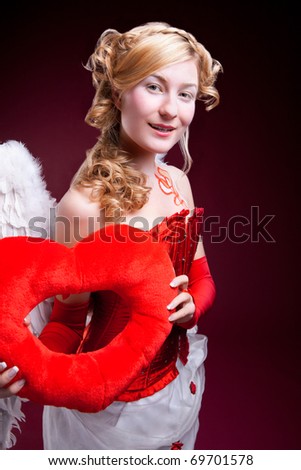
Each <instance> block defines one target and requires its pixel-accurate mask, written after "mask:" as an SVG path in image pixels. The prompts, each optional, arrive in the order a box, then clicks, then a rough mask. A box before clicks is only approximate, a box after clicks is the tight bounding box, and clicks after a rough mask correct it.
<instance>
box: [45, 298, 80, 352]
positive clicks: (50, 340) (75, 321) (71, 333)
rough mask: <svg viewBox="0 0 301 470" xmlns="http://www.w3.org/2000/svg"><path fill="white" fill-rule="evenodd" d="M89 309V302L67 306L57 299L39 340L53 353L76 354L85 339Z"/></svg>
mask: <svg viewBox="0 0 301 470" xmlns="http://www.w3.org/2000/svg"><path fill="white" fill-rule="evenodd" d="M88 309H89V301H87V302H84V303H80V304H66V303H64V302H61V301H60V300H58V299H57V298H56V297H55V300H54V305H53V309H52V312H51V315H50V319H49V322H48V323H47V325H46V326H45V328H43V330H42V332H41V334H40V336H39V339H40V340H41V341H42V343H43V344H45V346H47V348H49V349H51V350H52V351H56V352H63V353H66V354H71V353H75V352H76V350H77V348H78V346H79V344H80V342H81V340H82V337H83V333H84V329H85V325H86V317H87V313H88Z"/></svg>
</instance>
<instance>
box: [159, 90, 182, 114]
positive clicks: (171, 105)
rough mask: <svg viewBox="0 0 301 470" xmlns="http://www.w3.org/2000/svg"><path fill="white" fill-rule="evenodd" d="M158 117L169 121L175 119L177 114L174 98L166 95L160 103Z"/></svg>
mask: <svg viewBox="0 0 301 470" xmlns="http://www.w3.org/2000/svg"><path fill="white" fill-rule="evenodd" d="M159 112H160V115H161V116H164V117H167V118H169V119H172V118H175V117H176V116H177V114H178V108H177V100H176V98H175V97H174V96H172V95H170V94H168V95H166V96H165V97H164V100H163V101H162V103H161V107H160V111H159Z"/></svg>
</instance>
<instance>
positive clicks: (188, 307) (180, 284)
mask: <svg viewBox="0 0 301 470" xmlns="http://www.w3.org/2000/svg"><path fill="white" fill-rule="evenodd" d="M188 283H189V279H188V276H186V274H182V275H181V276H177V277H175V278H174V279H173V280H172V281H171V283H170V285H171V287H176V288H178V289H179V290H180V293H179V294H178V295H177V296H176V297H175V298H174V299H173V301H172V302H171V303H170V304H169V305H168V306H167V309H168V310H173V309H174V308H176V309H177V310H176V312H174V313H172V314H171V315H170V317H169V318H168V319H169V321H171V322H175V323H177V324H179V325H180V324H181V323H186V322H189V321H190V320H191V319H192V317H193V314H194V312H195V305H194V302H193V298H192V295H190V294H189V292H188V290H187V289H188Z"/></svg>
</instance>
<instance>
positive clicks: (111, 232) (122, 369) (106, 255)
mask: <svg viewBox="0 0 301 470" xmlns="http://www.w3.org/2000/svg"><path fill="white" fill-rule="evenodd" d="M12 257H13V259H12ZM0 259H1V270H0V331H1V335H0V351H1V360H2V361H5V362H6V363H7V364H8V366H9V367H10V366H12V365H17V366H18V367H19V369H20V372H19V373H18V374H17V376H16V379H19V378H22V377H23V378H24V379H25V380H26V384H25V386H24V387H23V388H22V389H21V391H20V392H19V395H20V396H22V397H26V398H28V399H30V400H32V401H34V402H37V403H42V404H48V405H53V406H59V407H67V408H71V409H77V410H79V411H83V412H96V411H100V410H101V409H104V408H106V407H107V406H108V405H109V404H110V403H112V402H113V401H114V400H115V399H116V397H118V396H119V395H120V393H122V392H123V390H125V389H126V388H127V387H128V385H129V384H130V383H131V381H132V380H133V379H134V378H135V377H136V376H137V375H138V374H139V373H140V371H141V370H142V369H143V368H144V367H145V366H146V365H147V364H149V363H150V362H151V361H152V359H153V358H154V356H155V354H156V352H157V351H158V350H159V348H160V347H161V345H162V343H163V342H164V340H165V339H166V337H167V336H168V334H169V333H170V330H171V325H170V322H169V321H168V312H167V310H166V305H167V303H168V302H171V301H172V299H173V297H174V293H173V290H172V288H171V287H170V286H169V282H170V279H171V278H172V276H173V272H174V270H173V267H172V263H171V261H170V258H169V256H168V253H167V252H166V249H165V247H164V246H163V245H162V244H159V243H154V241H153V239H152V237H151V236H150V235H149V234H146V233H143V232H142V231H141V230H139V229H135V228H133V227H130V226H128V225H125V224H124V225H114V224H111V225H109V226H106V227H105V228H104V229H101V230H99V231H98V232H96V233H93V234H91V236H90V237H87V238H86V239H84V240H82V241H81V242H79V243H77V244H76V245H75V246H74V247H73V248H67V247H66V246H64V245H61V244H59V243H56V242H54V241H53V240H43V239H37V238H31V237H6V238H3V239H1V240H0ZM112 266H113V267H114V269H112ZM98 290H114V291H115V292H118V294H119V295H120V296H121V297H122V298H123V299H124V302H126V303H127V304H128V306H129V309H130V319H129V321H128V323H127V325H126V328H125V329H124V330H123V331H122V332H121V333H120V334H118V335H117V336H116V337H115V338H114V339H113V340H112V341H111V342H110V344H108V345H107V346H106V347H105V348H103V349H101V350H96V351H93V352H89V353H87V354H64V353H58V352H53V351H51V350H49V349H48V348H47V347H46V346H45V345H43V343H42V342H41V341H40V340H39V339H38V338H36V337H35V336H33V335H32V334H31V333H30V331H29V329H28V328H27V327H26V326H25V325H24V321H23V320H24V317H25V316H26V315H27V314H28V312H30V311H31V310H32V309H33V308H34V307H35V306H36V305H37V304H38V303H40V302H41V301H42V300H43V299H46V298H50V297H53V296H55V295H58V294H60V295H63V296H64V295H66V294H78V293H83V292H93V291H98ZM145 306H147V308H146V307H145ZM150 332H151V334H150Z"/></svg>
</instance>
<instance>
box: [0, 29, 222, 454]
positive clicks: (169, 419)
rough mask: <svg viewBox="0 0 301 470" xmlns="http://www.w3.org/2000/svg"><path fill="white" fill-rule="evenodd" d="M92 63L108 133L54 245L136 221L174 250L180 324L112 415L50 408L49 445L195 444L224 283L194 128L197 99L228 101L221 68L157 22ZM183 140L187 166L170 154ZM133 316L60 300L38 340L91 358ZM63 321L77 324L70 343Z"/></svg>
mask: <svg viewBox="0 0 301 470" xmlns="http://www.w3.org/2000/svg"><path fill="white" fill-rule="evenodd" d="M87 68H88V69H89V70H90V71H91V72H92V79H93V84H94V87H95V89H96V93H95V97H94V100H93V103H92V106H91V108H90V110H89V112H88V114H87V117H86V122H87V123H88V124H90V125H92V126H94V127H96V128H97V129H99V131H100V136H99V139H98V141H97V143H96V145H95V146H94V147H93V148H92V149H91V150H90V151H88V152H87V158H86V160H85V161H84V163H83V164H82V166H81V167H80V169H79V170H78V172H77V174H76V175H75V176H74V178H73V181H72V183H71V186H70V189H69V190H68V191H67V193H66V194H65V195H64V197H63V198H62V199H61V201H60V203H59V204H58V207H57V215H58V216H59V218H60V219H59V220H60V223H57V227H56V240H57V241H59V242H60V243H63V244H66V245H67V246H70V247H71V246H73V245H74V244H75V243H76V242H77V241H78V240H79V239H81V238H85V237H86V236H87V235H89V234H90V233H91V232H93V231H95V230H98V229H100V228H102V227H103V226H104V225H105V224H106V223H126V224H129V225H135V226H136V227H138V228H141V229H142V230H147V231H150V232H151V233H152V235H153V237H154V238H155V239H156V240H160V241H162V242H164V243H166V245H167V248H168V250H169V254H170V257H171V259H172V261H173V264H174V267H175V273H176V277H175V279H173V280H171V285H172V286H173V287H174V288H175V298H174V300H173V302H172V303H171V304H170V305H168V306H167V309H169V310H171V311H172V313H171V315H170V317H169V320H170V321H171V322H172V323H173V328H172V331H171V334H170V335H169V337H168V338H167V340H166V341H165V343H164V344H163V346H162V347H161V349H160V351H159V352H158V354H157V356H156V357H155V359H154V360H153V361H152V363H151V364H150V365H149V366H148V367H147V368H146V369H144V370H143V371H142V372H141V374H140V375H139V377H137V378H136V379H135V380H134V382H133V383H132V384H131V385H130V387H129V388H128V389H127V390H125V391H124V393H123V394H122V395H121V396H119V397H118V398H117V400H116V401H115V402H114V403H112V404H111V405H110V406H108V407H107V408H106V409H105V410H103V411H101V412H99V413H94V414H85V413H80V412H78V411H75V410H69V409H65V408H55V407H49V406H46V407H45V408H44V416H43V429H44V445H45V449H180V448H183V449H193V448H194V444H195V439H196V434H197V431H198V426H199V421H198V415H199V410H200V406H201V398H202V393H203V389H204V364H203V362H204V360H205V358H206V354H207V350H206V344H207V338H206V337H205V336H203V335H199V334H197V333H196V330H197V328H196V324H197V321H198V319H199V316H200V315H201V314H203V313H204V312H205V311H207V310H208V309H209V308H210V307H211V305H212V303H213V301H214V298H215V285H214V282H213V279H212V276H211V274H210V270H209V267H208V263H207V259H206V255H205V251H204V247H203V244H202V240H201V238H200V237H199V235H200V222H201V218H202V214H203V209H202V208H195V206H194V201H193V195H192V191H191V187H190V183H189V180H188V178H187V173H188V171H189V169H190V167H191V163H192V160H191V157H190V155H189V151H188V129H189V125H190V123H191V121H192V119H193V116H194V113H195V103H196V100H202V101H204V102H205V106H206V109H207V110H210V109H211V108H213V107H214V106H216V105H217V104H218V102H219V94H218V91H217V90H216V88H215V81H216V78H217V75H218V73H219V72H220V71H221V65H220V64H219V62H217V61H216V60H214V59H212V57H211V55H210V54H209V52H208V51H207V50H206V49H205V48H204V47H203V45H201V44H200V43H199V42H197V40H196V39H195V38H194V37H193V36H192V35H191V34H190V33H188V32H186V31H184V30H180V29H177V28H174V27H171V26H170V25H168V24H166V23H161V22H153V23H147V24H145V25H142V26H138V27H136V28H133V29H131V30H130V31H128V32H126V33H123V34H121V33H119V32H118V31H116V30H111V29H109V30H106V31H105V32H104V33H103V34H102V35H101V37H100V39H99V41H98V43H97V46H96V48H95V51H94V53H93V54H92V55H91V57H90V59H89V61H88V64H87ZM177 143H179V144H180V147H181V150H182V153H183V156H184V160H185V165H184V167H183V170H180V169H178V168H177V167H174V166H171V165H167V164H166V163H164V160H163V158H162V155H165V154H166V153H168V151H169V150H170V149H171V148H172V147H173V146H174V145H175V144H177ZM62 221H63V222H62ZM64 221H65V222H66V223H64ZM100 263H101V260H100ZM88 311H90V312H92V313H93V314H92V318H91V321H90V322H89V324H88V326H87V328H86V329H85V323H86V316H87V313H88ZM53 320H54V321H53ZM127 321H128V310H127V306H126V305H124V304H123V302H122V300H121V298H120V297H119V296H118V295H117V294H115V293H113V292H111V291H105V292H103V291H102V292H96V293H84V294H80V295H70V296H69V297H68V298H67V299H66V298H65V299H63V298H62V297H61V296H57V297H56V299H55V302H54V308H53V312H52V317H51V320H50V322H49V323H48V324H47V325H46V327H45V328H44V330H43V331H42V333H41V335H40V339H41V341H43V342H44V343H45V344H46V345H47V346H48V347H50V348H51V349H53V350H57V351H62V352H74V351H76V350H78V351H90V350H93V349H98V348H100V347H103V346H105V345H106V344H108V342H110V340H111V339H112V338H113V337H114V336H115V335H116V334H118V333H119V332H120V331H121V330H122V329H123V328H124V326H125V324H126V322H127ZM57 322H59V323H63V324H64V325H65V327H67V328H66V331H67V334H66V335H65V338H64V341H62V339H61V336H60V335H59V334H58V331H57ZM84 330H85V334H84V337H83V332H84ZM9 372H10V370H6V371H5V372H3V373H2V377H1V380H2V382H0V384H1V383H2V385H6V384H7V383H8V382H9V380H8V377H7V376H6V375H8V374H9ZM5 374H6V375H5ZM10 380H11V379H10ZM20 386H22V383H19V384H18V385H16V384H14V385H12V386H11V387H10V388H8V389H6V391H5V393H6V395H7V394H10V393H17V391H18V387H20ZM3 393H4V392H3Z"/></svg>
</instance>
